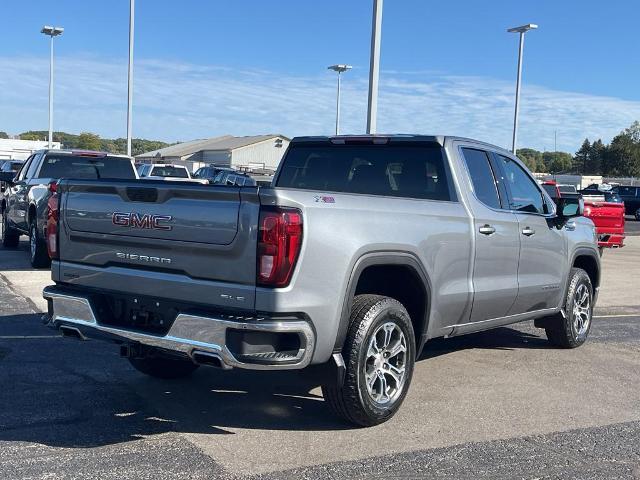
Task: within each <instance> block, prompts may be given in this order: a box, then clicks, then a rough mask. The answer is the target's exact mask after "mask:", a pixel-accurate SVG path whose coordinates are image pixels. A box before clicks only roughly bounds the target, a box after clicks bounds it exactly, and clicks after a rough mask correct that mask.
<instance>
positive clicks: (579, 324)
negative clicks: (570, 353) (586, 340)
mask: <svg viewBox="0 0 640 480" xmlns="http://www.w3.org/2000/svg"><path fill="white" fill-rule="evenodd" d="M590 323H591V294H590V293H589V288H588V287H587V285H585V284H584V283H582V284H580V285H579V286H578V288H577V289H576V293H575V295H574V297H573V326H574V328H575V332H576V338H578V337H581V336H582V335H584V334H585V333H586V332H587V330H588V329H589V324H590Z"/></svg>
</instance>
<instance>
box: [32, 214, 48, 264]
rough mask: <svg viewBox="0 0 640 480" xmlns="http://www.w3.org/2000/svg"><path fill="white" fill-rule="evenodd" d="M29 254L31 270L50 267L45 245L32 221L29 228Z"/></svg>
mask: <svg viewBox="0 0 640 480" xmlns="http://www.w3.org/2000/svg"><path fill="white" fill-rule="evenodd" d="M29 252H30V254H31V266H32V267H33V268H48V267H49V266H50V265H51V259H50V258H49V252H47V245H46V244H45V243H44V241H43V240H41V239H40V235H38V224H37V223H36V221H35V220H34V221H33V222H31V227H30V228H29Z"/></svg>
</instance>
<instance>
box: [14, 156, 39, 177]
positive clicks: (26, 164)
mask: <svg viewBox="0 0 640 480" xmlns="http://www.w3.org/2000/svg"><path fill="white" fill-rule="evenodd" d="M34 156H35V155H31V156H30V157H29V158H27V161H26V162H24V165H22V168H21V169H20V172H18V175H17V177H18V181H21V180H24V179H25V177H26V176H27V171H28V170H29V168H30V167H31V163H33V157H34Z"/></svg>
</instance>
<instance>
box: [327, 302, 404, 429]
mask: <svg viewBox="0 0 640 480" xmlns="http://www.w3.org/2000/svg"><path fill="white" fill-rule="evenodd" d="M349 322H350V323H349V331H348V333H347V338H346V340H345V344H344V347H343V350H342V354H343V356H344V362H345V369H346V372H345V378H344V382H343V384H342V386H339V385H336V384H327V385H323V386H322V393H323V395H324V398H325V401H326V402H327V404H328V405H329V407H330V408H331V409H332V410H333V411H334V412H335V413H336V414H337V415H338V416H340V417H342V418H344V419H345V420H347V421H349V422H351V423H354V424H356V425H360V426H365V427H366V426H372V425H377V424H380V423H382V422H385V421H387V420H389V419H390V418H391V417H392V416H393V415H394V414H395V413H396V412H397V411H398V409H399V408H400V405H401V404H402V402H403V400H404V397H405V396H406V394H407V391H408V389H409V385H410V383H411V377H412V375H413V367H414V363H415V352H416V346H415V345H416V342H415V335H414V331H413V325H412V323H411V318H410V317H409V314H408V313H407V310H406V309H405V308H404V306H403V305H402V304H401V303H400V302H398V301H397V300H395V299H393V298H389V297H383V296H380V295H358V296H356V297H355V299H354V301H353V307H352V309H351V316H350V319H349Z"/></svg>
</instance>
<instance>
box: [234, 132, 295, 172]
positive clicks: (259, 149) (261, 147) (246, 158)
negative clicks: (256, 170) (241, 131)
mask: <svg viewBox="0 0 640 480" xmlns="http://www.w3.org/2000/svg"><path fill="white" fill-rule="evenodd" d="M276 140H277V138H271V139H269V140H264V141H262V142H260V143H254V144H253V145H249V146H246V147H242V148H237V149H235V150H233V152H232V154H231V165H232V166H234V167H242V166H249V165H252V166H258V165H264V167H265V168H271V169H274V170H275V169H276V168H278V164H279V163H280V160H282V156H283V155H284V152H285V150H286V149H287V146H289V141H288V140H286V139H284V138H280V140H282V142H281V143H280V142H279V143H276ZM278 144H279V145H281V146H280V147H278V146H276V145H278Z"/></svg>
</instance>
